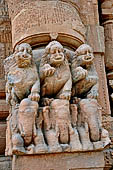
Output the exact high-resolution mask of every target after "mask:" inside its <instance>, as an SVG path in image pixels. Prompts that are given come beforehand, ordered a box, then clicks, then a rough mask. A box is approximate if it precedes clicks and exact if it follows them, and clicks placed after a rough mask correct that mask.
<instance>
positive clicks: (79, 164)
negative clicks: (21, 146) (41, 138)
mask: <svg viewBox="0 0 113 170" xmlns="http://www.w3.org/2000/svg"><path fill="white" fill-rule="evenodd" d="M103 167H104V155H103V153H102V152H85V153H67V154H66V153H64V154H47V155H40V156H18V157H16V156H13V167H12V170H26V169H27V170H31V169H34V170H37V169H40V170H78V169H81V170H86V169H89V170H92V169H95V170H103Z"/></svg>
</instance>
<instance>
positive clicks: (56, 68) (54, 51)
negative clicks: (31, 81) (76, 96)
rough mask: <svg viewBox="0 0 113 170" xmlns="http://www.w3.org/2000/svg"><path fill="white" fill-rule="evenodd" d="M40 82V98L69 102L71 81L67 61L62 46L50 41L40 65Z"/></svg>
mask: <svg viewBox="0 0 113 170" xmlns="http://www.w3.org/2000/svg"><path fill="white" fill-rule="evenodd" d="M40 81H41V84H42V87H41V94H42V97H48V96H53V95H54V96H55V98H59V99H66V100H70V97H71V88H72V80H71V73H70V69H69V64H68V61H67V59H66V57H65V54H64V48H63V46H62V45H61V44H60V43H59V42H57V41H52V42H50V43H49V44H48V46H47V47H46V48H45V54H44V56H42V60H41V63H40Z"/></svg>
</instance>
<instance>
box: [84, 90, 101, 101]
mask: <svg viewBox="0 0 113 170" xmlns="http://www.w3.org/2000/svg"><path fill="white" fill-rule="evenodd" d="M98 95H99V94H98V91H97V90H91V91H90V93H89V94H88V95H87V98H91V99H97V97H98Z"/></svg>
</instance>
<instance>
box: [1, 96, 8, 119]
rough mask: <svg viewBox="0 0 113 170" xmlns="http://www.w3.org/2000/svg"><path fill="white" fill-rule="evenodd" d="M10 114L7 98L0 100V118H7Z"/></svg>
mask: <svg viewBox="0 0 113 170" xmlns="http://www.w3.org/2000/svg"><path fill="white" fill-rule="evenodd" d="M8 115H9V106H8V105H7V104H6V101H5V100H3V99H2V100H0V119H2V120H3V119H6V118H7V116H8Z"/></svg>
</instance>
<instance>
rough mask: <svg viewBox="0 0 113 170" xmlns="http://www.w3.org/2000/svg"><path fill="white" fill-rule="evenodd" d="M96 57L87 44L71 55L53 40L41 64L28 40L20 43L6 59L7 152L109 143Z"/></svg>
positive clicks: (76, 148)
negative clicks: (104, 125)
mask: <svg viewBox="0 0 113 170" xmlns="http://www.w3.org/2000/svg"><path fill="white" fill-rule="evenodd" d="M93 59H94V56H93V52H92V49H91V47H90V46H89V45H87V44H83V45H81V46H80V47H78V49H77V50H76V51H75V55H74V56H73V57H72V58H71V57H70V58H69V56H68V57H67V55H66V51H65V49H64V47H63V46H62V45H61V44H60V43H59V42H57V41H52V42H50V43H49V44H48V45H47V46H46V47H45V49H44V54H43V55H42V57H41V60H40V65H39V66H38V67H39V68H37V67H36V65H35V61H34V59H33V55H32V49H31V47H30V45H29V44H26V43H23V44H20V45H18V46H17V47H16V49H15V52H14V54H13V55H12V56H10V57H8V58H7V59H6V60H5V64H4V66H5V72H6V80H7V83H6V100H7V102H8V103H9V105H10V115H9V117H8V120H7V142H6V143H7V144H6V145H7V146H6V155H12V154H16V155H21V154H41V153H54V152H77V151H86V150H93V149H95V150H98V149H102V148H103V147H105V146H106V145H108V144H109V142H110V139H109V136H108V133H107V131H106V130H105V129H103V128H102V125H101V107H100V106H99V104H98V102H97V97H98V76H97V73H96V69H95V67H94V63H93ZM70 62H71V66H70ZM38 70H39V73H38Z"/></svg>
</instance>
